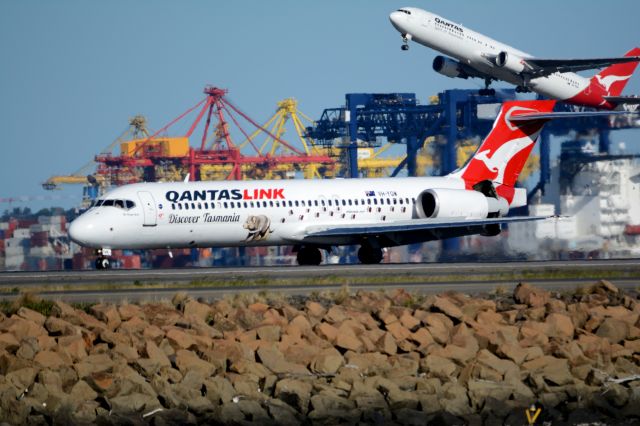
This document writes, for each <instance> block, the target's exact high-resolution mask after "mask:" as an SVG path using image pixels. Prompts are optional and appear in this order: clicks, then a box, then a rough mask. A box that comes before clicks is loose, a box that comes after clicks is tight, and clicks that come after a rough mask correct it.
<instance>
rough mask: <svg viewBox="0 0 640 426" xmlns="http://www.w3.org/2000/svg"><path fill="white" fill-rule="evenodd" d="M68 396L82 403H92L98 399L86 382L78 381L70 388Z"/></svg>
mask: <svg viewBox="0 0 640 426" xmlns="http://www.w3.org/2000/svg"><path fill="white" fill-rule="evenodd" d="M69 395H70V396H71V398H72V399H74V400H76V401H79V402H84V401H93V400H94V399H96V398H97V397H98V394H97V393H96V391H94V390H93V389H91V386H89V385H88V384H87V382H85V381H83V380H79V381H78V382H77V383H76V384H75V385H73V387H72V388H71V392H69Z"/></svg>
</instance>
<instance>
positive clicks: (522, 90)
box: [516, 86, 531, 93]
mask: <svg viewBox="0 0 640 426" xmlns="http://www.w3.org/2000/svg"><path fill="white" fill-rule="evenodd" d="M516 93H531V89H529V88H528V87H526V86H516Z"/></svg>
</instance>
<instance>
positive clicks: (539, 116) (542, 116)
mask: <svg viewBox="0 0 640 426" xmlns="http://www.w3.org/2000/svg"><path fill="white" fill-rule="evenodd" d="M624 114H634V113H633V112H629V111H575V112H573V111H567V112H533V113H524V114H518V115H512V116H511V117H509V118H508V119H509V121H533V120H554V119H557V118H580V117H599V116H609V115H624Z"/></svg>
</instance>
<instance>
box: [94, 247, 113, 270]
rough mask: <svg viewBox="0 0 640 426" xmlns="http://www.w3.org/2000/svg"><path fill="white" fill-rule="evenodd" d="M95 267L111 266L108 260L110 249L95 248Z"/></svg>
mask: <svg viewBox="0 0 640 426" xmlns="http://www.w3.org/2000/svg"><path fill="white" fill-rule="evenodd" d="M96 256H98V257H96V262H95V265H96V269H98V270H103V269H109V268H111V261H110V260H109V256H111V249H97V250H96Z"/></svg>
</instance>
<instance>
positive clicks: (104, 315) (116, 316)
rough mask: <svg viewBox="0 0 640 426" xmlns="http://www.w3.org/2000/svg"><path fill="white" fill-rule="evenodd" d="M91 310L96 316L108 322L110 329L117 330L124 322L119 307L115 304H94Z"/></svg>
mask: <svg viewBox="0 0 640 426" xmlns="http://www.w3.org/2000/svg"><path fill="white" fill-rule="evenodd" d="M90 310H91V313H92V314H93V315H95V317H96V318H98V319H99V320H100V321H102V322H104V323H106V324H107V327H108V328H109V329H110V330H115V329H116V328H118V327H119V326H120V324H121V323H122V319H121V318H120V313H119V312H118V308H116V307H115V306H114V305H107V304H103V303H100V304H97V305H93V306H92V307H91V309H90Z"/></svg>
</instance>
